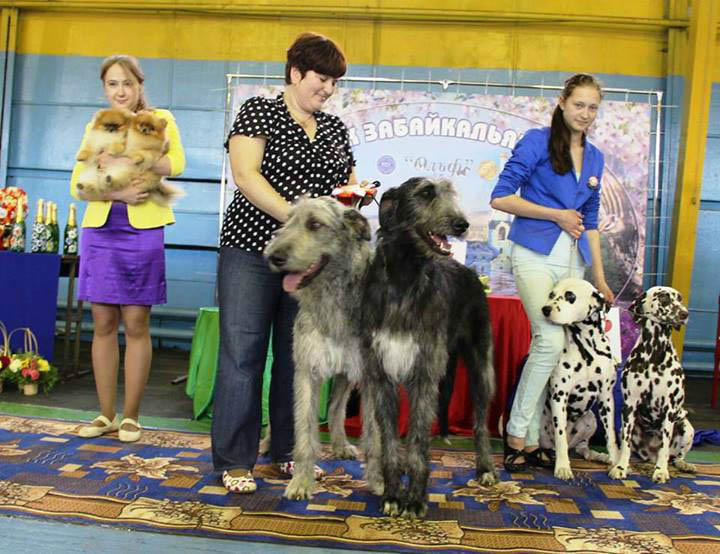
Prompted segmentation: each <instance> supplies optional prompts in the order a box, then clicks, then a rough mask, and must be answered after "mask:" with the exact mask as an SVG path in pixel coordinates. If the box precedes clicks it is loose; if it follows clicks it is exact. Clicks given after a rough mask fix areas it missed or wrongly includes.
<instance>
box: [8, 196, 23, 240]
mask: <svg viewBox="0 0 720 554" xmlns="http://www.w3.org/2000/svg"><path fill="white" fill-rule="evenodd" d="M15 210H16V211H15V223H13V226H12V231H10V250H11V251H12V252H25V208H23V203H22V202H21V201H20V200H18V203H17V207H16V208H15Z"/></svg>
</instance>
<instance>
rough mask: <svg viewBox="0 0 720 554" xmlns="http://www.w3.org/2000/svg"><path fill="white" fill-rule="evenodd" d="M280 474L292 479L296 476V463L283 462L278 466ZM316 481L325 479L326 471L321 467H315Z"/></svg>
mask: <svg viewBox="0 0 720 554" xmlns="http://www.w3.org/2000/svg"><path fill="white" fill-rule="evenodd" d="M278 469H279V470H280V473H282V474H284V475H288V476H290V477H292V476H293V475H294V474H295V462H294V461H292V460H290V461H289V462H282V463H280V464H278ZM314 470H315V480H316V481H317V480H320V479H322V478H323V477H325V470H324V469H323V468H321V467H320V466H315V467H314Z"/></svg>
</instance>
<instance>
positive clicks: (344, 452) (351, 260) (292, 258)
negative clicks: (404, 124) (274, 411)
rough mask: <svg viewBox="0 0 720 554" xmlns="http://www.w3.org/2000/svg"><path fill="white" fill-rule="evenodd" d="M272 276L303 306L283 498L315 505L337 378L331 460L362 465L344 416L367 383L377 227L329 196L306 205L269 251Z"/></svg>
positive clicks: (374, 480)
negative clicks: (322, 400) (326, 394)
mask: <svg viewBox="0 0 720 554" xmlns="http://www.w3.org/2000/svg"><path fill="white" fill-rule="evenodd" d="M264 256H265V258H266V259H267V260H268V262H269V264H270V267H271V269H273V270H275V271H284V272H287V275H286V276H285V278H284V279H283V288H284V289H285V290H286V291H288V292H289V293H291V294H292V295H293V296H294V297H295V298H296V299H297V300H298V303H299V311H298V315H297V318H296V319H295V327H294V331H293V333H294V335H293V359H294V361H295V382H294V397H295V448H294V450H293V459H294V461H295V472H294V474H293V477H292V479H291V481H290V483H289V484H288V486H287V488H286V489H285V494H284V496H285V497H287V498H291V499H297V500H302V499H308V498H311V497H312V493H313V491H314V489H315V477H314V472H313V467H314V464H315V461H316V460H317V459H318V457H319V456H320V440H319V432H318V421H317V412H318V410H317V408H318V400H319V397H320V387H321V385H322V383H323V381H324V380H325V379H326V378H328V377H333V387H332V393H331V401H330V409H329V421H328V424H329V427H330V439H331V447H332V455H333V457H335V458H355V457H356V455H357V451H356V450H355V447H353V446H352V445H351V444H349V443H348V441H347V437H346V435H345V410H346V405H347V400H348V397H349V395H350V392H351V390H352V386H351V384H352V383H357V382H359V381H360V380H361V377H362V373H363V368H364V366H365V356H364V355H363V354H362V340H361V336H362V332H361V331H362V328H361V324H362V321H361V319H362V318H361V315H360V309H361V300H362V290H363V286H364V282H365V279H366V276H367V270H368V267H369V265H370V261H371V259H372V256H373V250H372V247H371V245H370V226H369V225H368V222H367V220H366V219H365V218H364V217H363V216H362V215H361V214H360V213H359V212H358V211H356V210H354V209H351V208H345V207H344V206H342V205H341V204H340V203H339V202H338V201H337V200H334V199H332V198H329V197H321V198H314V199H302V200H300V201H299V202H298V203H297V204H296V205H295V206H294V207H293V208H292V211H291V213H290V217H289V219H288V221H287V222H286V223H285V225H283V227H282V228H281V229H280V231H279V232H278V234H277V235H276V236H275V237H274V238H273V239H272V241H270V243H269V244H268V245H267V247H266V248H265V252H264ZM367 404H368V402H365V403H364V406H363V410H364V416H363V435H364V438H365V441H366V442H365V453H366V462H367V466H366V477H367V480H368V486H369V487H370V489H371V490H373V492H375V493H376V494H382V478H381V476H380V469H379V467H380V466H379V452H378V450H377V449H378V448H379V440H378V439H376V442H375V446H374V447H373V445H372V444H370V443H369V440H368V439H369V438H371V437H373V436H374V437H377V436H378V432H377V430H375V431H374V432H373V431H372V429H371V427H372V426H373V423H374V417H373V413H372V408H373V406H371V405H370V406H368V405H367Z"/></svg>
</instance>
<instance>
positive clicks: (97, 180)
mask: <svg viewBox="0 0 720 554" xmlns="http://www.w3.org/2000/svg"><path fill="white" fill-rule="evenodd" d="M134 117H135V116H134V114H133V113H132V112H130V111H128V110H121V109H117V108H108V109H105V110H100V111H98V112H97V113H96V114H95V116H94V117H93V120H92V123H91V126H90V131H89V132H88V134H87V137H86V140H85V143H84V145H83V146H82V147H81V148H80V150H79V151H78V153H77V155H76V156H75V159H76V160H77V161H79V162H85V164H86V168H85V169H84V170H83V172H82V173H80V175H79V176H78V180H77V188H78V190H80V191H83V192H84V193H89V194H97V193H99V192H102V191H103V190H107V188H108V186H109V185H111V183H109V182H108V175H107V174H106V173H105V170H103V169H99V167H98V165H99V164H98V158H99V156H100V154H102V153H108V154H112V155H118V154H121V153H122V152H123V151H124V150H125V139H126V137H127V133H128V129H129V128H130V123H131V121H132V120H133V118H134Z"/></svg>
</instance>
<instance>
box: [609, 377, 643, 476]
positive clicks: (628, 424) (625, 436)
mask: <svg viewBox="0 0 720 554" xmlns="http://www.w3.org/2000/svg"><path fill="white" fill-rule="evenodd" d="M623 388H624V387H623ZM623 401H624V404H623V407H622V416H623V417H622V420H623V424H622V432H621V434H620V453H619V454H618V457H617V461H616V462H615V465H614V466H613V467H612V468H610V471H609V472H608V475H609V476H610V477H611V478H612V479H625V478H626V477H627V474H628V470H629V469H630V445H631V444H632V433H633V428H634V427H635V409H636V406H637V404H636V402H637V400H633V399H631V398H630V395H629V394H626V393H625V391H624V390H623Z"/></svg>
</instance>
